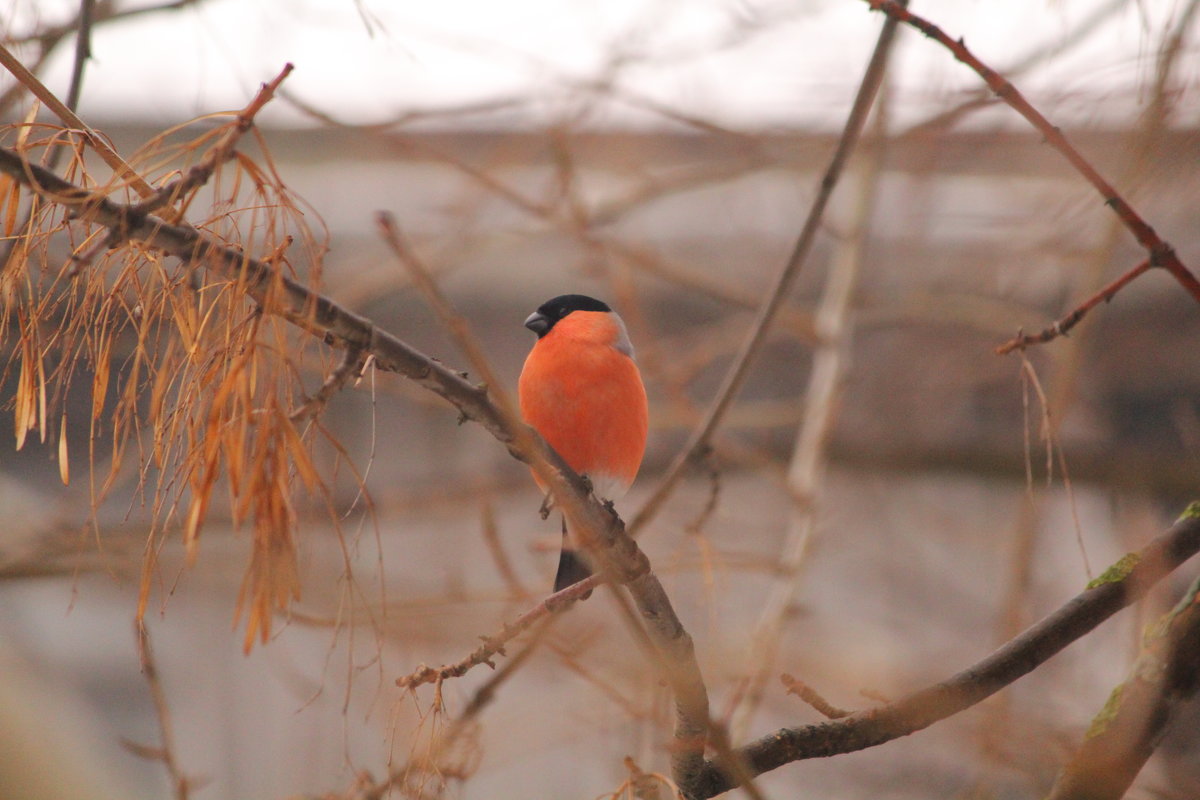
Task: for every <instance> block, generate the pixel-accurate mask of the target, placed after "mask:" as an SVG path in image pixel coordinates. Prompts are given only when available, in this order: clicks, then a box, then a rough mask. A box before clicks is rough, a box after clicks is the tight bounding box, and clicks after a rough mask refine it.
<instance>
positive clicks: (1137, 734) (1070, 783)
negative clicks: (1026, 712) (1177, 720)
mask: <svg viewBox="0 0 1200 800" xmlns="http://www.w3.org/2000/svg"><path fill="white" fill-rule="evenodd" d="M1197 593H1200V579H1197V580H1196V581H1193V582H1192V585H1191V587H1190V588H1189V589H1188V590H1187V591H1186V592H1185V593H1184V595H1183V597H1182V598H1180V600H1179V602H1178V603H1177V604H1176V606H1175V608H1174V609H1172V610H1171V611H1170V612H1168V613H1167V614H1165V615H1164V616H1163V618H1162V619H1160V620H1159V621H1158V622H1157V623H1155V624H1154V625H1152V626H1150V627H1149V628H1148V630H1147V631H1146V635H1145V640H1144V644H1143V647H1142V652H1141V654H1140V655H1139V656H1138V658H1137V661H1135V662H1134V664H1133V667H1132V669H1130V674H1129V678H1128V679H1127V680H1126V681H1125V682H1124V683H1122V684H1121V685H1120V686H1118V687H1117V688H1116V689H1114V690H1113V692H1112V695H1111V696H1110V697H1109V699H1108V702H1107V703H1105V705H1104V708H1103V709H1101V711H1100V713H1098V714H1097V715H1096V717H1095V719H1093V721H1092V725H1091V727H1090V729H1089V730H1088V732H1087V735H1086V737H1085V738H1084V741H1083V744H1082V745H1081V746H1080V748H1079V751H1078V752H1077V753H1076V754H1075V755H1074V757H1073V758H1072V759H1071V761H1070V763H1068V764H1067V766H1066V767H1065V768H1064V769H1063V772H1062V774H1060V775H1059V777H1058V780H1056V781H1055V783H1054V788H1053V789H1052V790H1051V792H1050V794H1049V795H1048V796H1047V800H1120V798H1122V797H1124V796H1125V792H1126V791H1127V790H1128V789H1129V786H1130V784H1132V783H1133V779H1134V778H1135V777H1137V774H1138V772H1139V771H1140V770H1141V768H1142V766H1143V765H1144V764H1145V763H1146V761H1147V759H1149V758H1150V756H1151V754H1153V753H1154V750H1155V747H1156V746H1157V745H1158V743H1159V742H1160V741H1161V740H1162V736H1163V733H1164V731H1165V730H1166V728H1167V726H1168V725H1169V724H1170V722H1171V717H1172V715H1173V713H1174V712H1175V711H1176V710H1177V709H1178V707H1179V705H1180V704H1181V703H1183V702H1185V701H1187V700H1189V699H1191V698H1192V697H1194V696H1195V694H1196V691H1197V689H1200V676H1198V675H1197V671H1196V664H1197V663H1200V605H1198V601H1197Z"/></svg>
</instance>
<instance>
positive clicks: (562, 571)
mask: <svg viewBox="0 0 1200 800" xmlns="http://www.w3.org/2000/svg"><path fill="white" fill-rule="evenodd" d="M591 574H592V570H591V568H590V567H589V566H588V565H587V564H585V563H584V561H583V558H582V557H581V556H580V555H579V553H578V552H576V551H575V550H574V549H573V548H572V547H571V543H570V541H569V540H568V539H567V526H566V523H565V521H564V523H563V543H562V553H561V554H560V555H559V557H558V573H557V574H556V575H555V576H554V591H556V592H561V591H562V590H563V589H565V588H567V587H568V586H571V585H573V584H576V583H579V582H580V581H581V580H584V579H585V578H588V577H591ZM590 594H591V592H588V593H587V594H585V595H584V597H585V598H586V597H588V595H590Z"/></svg>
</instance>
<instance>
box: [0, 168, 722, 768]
mask: <svg viewBox="0 0 1200 800" xmlns="http://www.w3.org/2000/svg"><path fill="white" fill-rule="evenodd" d="M0 172H5V173H7V174H9V175H11V176H13V177H14V178H16V179H17V180H19V181H21V182H22V183H23V184H25V185H26V186H29V187H30V188H31V189H33V191H35V192H37V193H38V194H40V195H41V196H43V197H44V198H46V199H47V200H49V201H51V202H55V203H59V204H61V205H63V206H65V207H67V208H69V209H71V210H72V212H73V214H74V216H75V217H76V218H78V219H80V220H83V221H85V222H89V223H91V224H95V225H100V226H103V227H106V228H108V229H109V230H110V231H112V232H113V233H114V234H115V235H117V236H119V237H120V238H121V239H122V240H124V239H131V240H139V241H143V242H145V243H146V244H147V245H149V246H151V247H155V248H158V249H160V250H162V251H164V252H166V253H168V254H170V255H173V256H175V257H177V258H180V259H183V260H184V261H186V262H188V263H189V264H193V265H195V266H198V267H204V268H208V269H210V270H212V271H213V272H214V273H216V274H218V275H222V276H224V277H226V278H231V279H234V280H236V281H238V283H239V285H240V286H241V287H242V289H243V291H245V292H246V294H247V295H249V296H250V297H251V298H253V299H254V300H255V301H257V302H258V303H259V305H260V306H261V307H262V309H263V311H264V312H265V313H268V314H276V315H279V316H281V317H283V318H285V319H287V320H289V321H291V322H293V323H294V324H296V325H297V326H299V327H301V328H303V329H304V330H306V331H308V332H309V333H312V334H313V335H315V336H320V337H322V338H323V339H324V340H325V341H326V342H328V343H329V344H331V345H333V346H337V347H344V348H350V349H358V350H361V351H362V352H363V353H366V354H368V355H370V356H373V357H374V359H375V363H376V365H377V366H378V367H379V368H380V369H383V370H387V371H392V372H398V373H400V374H402V375H404V376H405V377H407V378H409V379H410V380H412V381H414V382H416V383H417V384H418V385H420V386H422V387H424V388H426V389H428V390H429V391H432V392H433V393H435V394H437V395H438V396H440V397H442V398H444V399H446V400H447V401H449V402H450V403H451V404H452V405H453V406H454V407H455V408H457V409H458V410H459V412H460V413H461V414H462V415H463V416H464V417H465V418H467V419H471V420H474V421H476V422H478V423H479V424H481V425H483V427H484V428H485V429H486V430H487V431H488V432H489V433H491V434H492V435H493V436H494V437H495V438H497V439H498V440H499V441H500V442H501V443H503V444H505V445H506V446H507V447H508V449H509V452H510V453H512V454H513V456H514V457H516V458H518V459H520V460H521V461H524V462H526V463H527V464H529V465H530V466H531V467H533V469H535V470H536V471H537V473H538V476H539V477H540V478H541V479H542V480H543V481H544V482H545V484H546V485H547V486H549V487H550V489H551V491H552V492H553V493H554V497H555V501H556V504H557V506H558V508H559V509H561V510H562V512H563V513H564V515H565V516H566V518H567V521H568V524H569V525H570V526H571V528H572V530H575V531H579V532H581V534H583V536H584V538H587V539H589V540H591V541H593V542H595V543H597V545H598V546H599V549H600V552H601V553H602V555H603V557H604V559H605V564H604V566H605V569H604V573H605V575H606V576H607V577H609V578H610V579H612V580H613V581H614V582H617V583H620V584H622V585H624V586H625V587H626V588H627V589H628V590H629V592H630V595H631V596H632V597H633V599H634V602H635V603H636V605H637V608H638V611H639V613H640V614H641V617H642V621H643V623H644V625H645V631H646V634H647V636H648V637H649V639H650V641H651V642H652V643H653V644H654V646H655V650H656V652H657V654H658V655H659V657H660V659H661V662H662V664H663V667H664V673H665V674H664V678H665V679H666V680H667V681H668V683H669V684H670V685H671V687H672V690H673V693H674V696H675V701H676V702H675V707H676V725H675V744H674V746H673V748H672V761H673V766H674V777H675V780H676V782H677V783H678V784H680V785H681V786H683V787H690V786H691V785H692V784H693V783H694V781H695V776H696V775H697V774H698V772H699V771H700V769H701V767H702V766H703V762H704V759H703V754H704V748H705V744H706V742H707V731H708V722H709V717H708V692H707V689H706V688H705V686H704V682H703V679H702V677H701V675H700V668H699V665H698V664H697V662H696V658H695V652H694V650H693V645H692V640H691V637H690V636H689V635H688V633H687V631H686V630H685V629H684V627H683V625H682V623H681V622H680V621H679V618H678V616H677V615H676V614H675V610H674V608H673V607H672V605H671V602H670V600H669V599H668V597H667V595H666V592H665V591H664V590H663V588H662V584H661V583H660V582H659V580H658V578H657V577H656V576H655V575H654V574H653V572H651V569H650V562H649V560H648V559H647V558H646V555H645V554H644V553H643V552H642V551H641V549H640V548H639V547H638V546H637V543H636V542H635V541H634V540H633V539H632V538H631V537H629V535H628V534H627V533H626V532H625V526H624V523H622V521H621V519H620V518H619V517H618V516H617V515H616V513H615V512H613V511H612V509H611V508H609V507H606V506H604V505H603V504H601V503H600V501H599V500H597V499H596V498H595V496H593V495H591V494H590V492H589V489H588V487H587V485H586V484H585V483H584V481H583V480H582V479H581V478H580V477H579V476H578V475H577V474H576V473H575V472H574V471H572V470H571V469H570V467H568V466H567V464H566V463H565V462H564V461H563V460H562V459H561V458H560V457H559V456H558V454H557V453H555V452H554V451H553V450H552V449H551V448H550V447H549V446H548V445H546V443H545V442H544V441H543V440H542V439H541V437H539V436H537V435H536V434H535V433H534V432H533V431H532V429H529V428H527V427H521V428H517V427H515V426H514V425H513V424H512V423H511V422H510V421H509V419H508V418H507V416H506V415H505V414H503V413H502V412H501V411H500V410H499V409H498V408H497V407H496V405H495V404H494V403H492V401H491V400H490V398H489V397H488V392H487V387H486V386H475V385H473V384H471V383H470V382H469V381H467V380H466V378H465V377H463V376H462V375H461V374H460V373H458V372H456V371H454V370H452V369H450V368H448V367H446V366H444V365H443V364H442V363H441V362H439V361H437V360H436V359H433V358H431V357H429V356H427V355H425V354H424V353H422V352H420V351H418V350H416V349H414V348H413V347H411V346H409V345H408V344H407V343H405V342H403V341H401V340H400V339H398V338H397V337H395V336H393V335H392V334H390V333H388V332H386V331H384V330H381V329H379V328H377V327H375V325H374V323H372V322H371V321H370V320H368V319H366V318H365V317H361V316H359V315H357V314H354V313H353V312H351V311H349V310H347V309H345V308H343V307H341V306H339V305H338V304H337V303H335V302H334V301H333V300H331V299H329V298H328V297H325V296H324V295H321V294H318V293H317V292H314V291H312V290H311V289H309V288H308V287H306V286H304V285H303V284H301V283H300V282H298V281H295V280H292V279H291V278H288V277H287V276H286V275H283V274H281V273H279V272H278V271H276V270H274V269H272V268H271V267H270V266H269V265H268V264H266V263H264V262H263V261H260V260H258V259H254V258H251V257H249V256H248V255H246V254H244V253H242V252H240V251H238V250H235V249H233V248H231V247H227V246H225V245H223V244H221V243H220V242H219V241H217V240H215V239H214V238H213V237H211V236H209V235H207V234H205V233H202V232H200V231H198V230H196V229H195V228H192V227H191V226H188V225H175V224H171V223H169V222H167V221H165V220H163V219H160V218H158V217H155V216H153V215H151V214H147V213H145V212H144V211H141V210H140V209H138V208H137V207H136V206H129V205H122V204H119V203H114V202H113V201H111V200H109V199H108V198H106V197H103V196H101V195H98V194H94V193H91V192H88V191H86V190H84V189H82V188H80V187H78V186H75V185H74V184H72V183H70V182H68V181H65V180H63V179H62V178H59V177H58V176H57V175H55V174H53V173H52V172H50V171H49V170H46V169H43V168H41V167H38V166H37V165H34V164H31V163H29V162H28V161H26V160H24V159H22V158H21V156H20V155H19V154H18V153H16V152H14V151H12V150H9V149H7V148H0ZM476 663H482V662H476ZM685 790H686V788H685Z"/></svg>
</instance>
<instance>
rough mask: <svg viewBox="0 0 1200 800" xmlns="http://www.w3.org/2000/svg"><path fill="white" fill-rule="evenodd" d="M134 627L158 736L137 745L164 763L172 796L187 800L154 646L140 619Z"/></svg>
mask: <svg viewBox="0 0 1200 800" xmlns="http://www.w3.org/2000/svg"><path fill="white" fill-rule="evenodd" d="M134 627H135V629H136V633H137V645H138V660H139V661H140V663H141V665H142V675H144V676H145V678H146V685H147V686H149V687H150V698H151V700H153V701H154V712H155V714H157V716H158V729H159V734H160V735H161V736H162V746H161V747H157V748H139V749H141V750H142V751H143V754H144V755H147V756H148V757H149V756H152V757H154V758H157V759H158V760H160V761H162V762H163V765H164V766H166V768H167V774H168V775H170V776H171V786H172V788H173V789H174V793H175V800H188V794H189V792H190V790H191V787H192V785H193V781H192V779H190V778H189V777H188V776H187V775H185V774H183V771H182V770H181V769H180V768H179V762H178V761H176V760H175V733H174V729H173V727H172V725H171V714H170V711H169V709H168V708H167V696H166V693H164V692H163V688H162V682H161V681H160V680H159V679H158V666H157V664H156V662H155V660H154V649H153V648H152V647H151V646H150V631H149V630H147V629H146V626H145V625H144V624H143V623H142V621H141V620H138V621H136V622H135V623H134Z"/></svg>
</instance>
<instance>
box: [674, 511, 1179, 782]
mask: <svg viewBox="0 0 1200 800" xmlns="http://www.w3.org/2000/svg"><path fill="white" fill-rule="evenodd" d="M1196 509H1197V506H1196V505H1195V504H1193V505H1192V506H1191V507H1189V510H1188V513H1185V514H1184V516H1183V517H1181V518H1180V519H1179V521H1178V522H1176V523H1175V525H1173V526H1172V527H1171V528H1170V529H1168V530H1167V531H1166V532H1165V533H1164V534H1162V535H1161V536H1159V537H1158V538H1157V539H1155V540H1154V541H1152V542H1150V544H1148V545H1146V547H1144V548H1143V549H1142V550H1141V551H1139V552H1138V553H1132V554H1130V555H1127V556H1125V558H1123V559H1121V560H1120V561H1119V562H1117V564H1115V565H1114V566H1112V567H1110V568H1109V569H1108V571H1106V572H1105V573H1104V574H1103V575H1101V576H1100V577H1099V578H1097V579H1096V580H1094V581H1092V583H1091V584H1089V586H1088V588H1087V589H1085V590H1084V591H1083V592H1081V593H1080V594H1078V595H1076V596H1075V597H1074V598H1073V599H1071V600H1070V601H1069V602H1067V603H1066V604H1065V605H1063V606H1062V607H1061V608H1059V609H1058V610H1057V611H1055V612H1054V613H1052V614H1050V615H1049V616H1048V617H1046V618H1045V619H1043V620H1042V621H1041V622H1039V623H1037V624H1035V625H1034V626H1032V627H1031V628H1029V629H1028V630H1026V631H1025V632H1024V633H1023V634H1021V635H1020V636H1018V637H1016V638H1015V639H1013V640H1011V641H1010V642H1008V643H1007V644H1005V645H1004V646H1003V647H1001V648H999V649H998V650H996V651H995V652H994V653H992V654H991V655H990V656H988V657H987V658H985V659H983V660H982V661H980V662H979V663H977V664H975V665H974V666H971V667H969V668H967V669H965V670H963V671H962V672H960V673H958V674H957V675H954V676H953V677H951V678H948V679H946V680H945V681H942V682H941V683H938V684H935V685H934V686H931V687H928V688H926V689H922V690H920V691H918V692H914V693H913V694H910V695H908V696H907V697H904V698H901V699H900V700H897V701H896V702H894V703H890V704H888V705H884V706H879V707H877V708H872V709H868V710H866V711H860V712H858V713H856V714H852V715H851V716H849V717H846V718H845V719H842V720H838V721H836V722H826V723H823V724H820V725H808V726H805V727H801V728H783V729H781V730H778V731H776V732H775V733H772V734H770V735H768V736H764V737H763V738H761V739H759V740H758V741H755V742H752V743H751V744H749V745H747V746H746V747H744V748H741V749H740V750H739V751H737V752H738V755H740V756H741V757H742V758H743V759H744V761H745V762H746V763H748V764H749V765H750V766H751V768H752V770H753V774H755V775H759V774H762V773H764V772H768V771H770V770H773V769H776V768H778V767H781V766H783V765H784V764H789V763H791V762H793V761H800V760H802V759H808V758H823V757H828V756H833V755H838V754H840V753H851V752H854V751H857V750H864V749H866V748H868V747H874V746H876V745H880V744H883V743H884V742H889V741H891V740H892V739H898V738H900V737H901V736H907V735H909V734H911V733H915V732H916V731H919V730H921V729H922V728H927V727H929V726H930V725H932V724H934V723H935V722H938V721H940V720H943V719H945V718H946V717H949V716H952V715H954V714H957V713H958V712H960V711H963V710H964V709H967V708H970V707H971V706H973V705H975V704H976V703H979V702H980V701H982V700H984V699H985V698H987V697H990V696H991V695H992V694H994V693H996V692H997V691H999V690H1000V689H1003V688H1004V687H1005V686H1008V685H1009V684H1011V683H1013V682H1014V681H1016V680H1017V679H1018V678H1021V677H1022V676H1024V675H1027V674H1028V673H1030V672H1032V671H1033V670H1034V669H1036V668H1037V667H1038V666H1040V665H1041V664H1043V663H1044V662H1046V661H1048V660H1049V659H1050V658H1051V657H1052V656H1054V655H1055V654H1057V653H1058V652H1059V651H1061V650H1063V649H1064V648H1066V647H1067V645H1069V644H1071V643H1072V642H1074V641H1076V640H1077V639H1080V638H1082V637H1083V636H1085V635H1086V634H1087V633H1089V632H1090V631H1092V630H1093V629H1094V628H1096V627H1097V626H1098V625H1099V624H1100V623H1102V622H1104V621H1105V620H1107V619H1108V618H1109V617H1111V616H1113V615H1114V614H1116V613H1117V612H1118V611H1120V610H1121V609H1123V608H1125V607H1126V606H1129V605H1131V604H1133V603H1134V602H1136V601H1137V600H1139V599H1141V598H1142V597H1143V596H1144V595H1145V594H1146V593H1147V592H1148V591H1149V590H1150V588H1151V587H1152V586H1154V584H1156V583H1158V581H1160V580H1162V579H1163V578H1165V577H1166V576H1167V575H1168V574H1170V572H1171V571H1172V570H1174V569H1175V568H1176V567H1178V566H1179V565H1180V564H1182V563H1183V562H1184V561H1186V560H1187V559H1189V558H1191V557H1192V556H1193V555H1195V554H1196V552H1197V551H1200V511H1197V510H1196ZM732 788H734V784H733V783H732V782H731V781H730V780H729V778H728V777H727V776H726V775H725V774H724V773H723V772H722V771H721V769H720V765H719V764H717V763H715V762H713V761H708V762H706V764H705V769H704V771H703V772H702V773H701V774H700V776H699V778H698V779H697V782H696V785H695V792H694V793H693V794H691V795H689V796H690V797H691V798H692V799H693V800H698V799H699V798H707V797H713V796H715V795H718V794H721V793H722V792H726V791H729V790H730V789H732Z"/></svg>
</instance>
